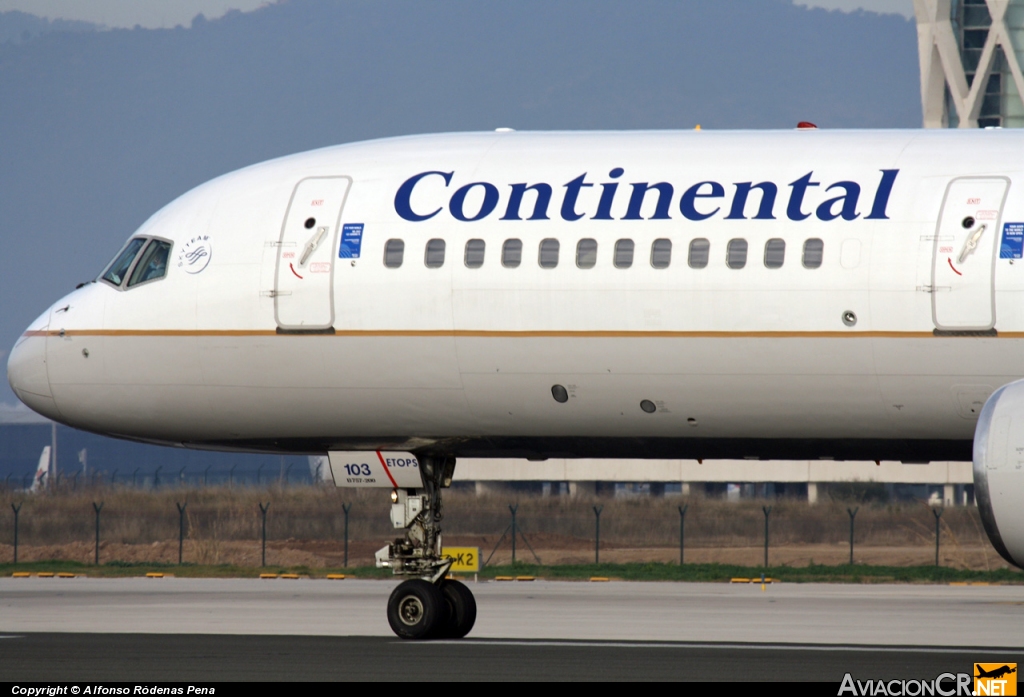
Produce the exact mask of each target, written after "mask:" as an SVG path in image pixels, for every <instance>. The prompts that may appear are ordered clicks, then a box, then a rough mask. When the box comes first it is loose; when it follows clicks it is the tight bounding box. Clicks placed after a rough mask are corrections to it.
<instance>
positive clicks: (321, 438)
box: [8, 124, 1024, 639]
mask: <svg viewBox="0 0 1024 697" xmlns="http://www.w3.org/2000/svg"><path fill="white" fill-rule="evenodd" d="M1020 152H1024V132H1022V131H1013V130H999V129H984V130H932V131H924V130H881V131H869V130H849V131H843V130H836V131H829V130H827V129H817V128H814V127H812V125H811V124H802V125H801V127H800V128H798V129H793V130H779V131H719V132H716V131H712V130H708V129H704V130H694V131H637V132H517V131H514V130H512V129H497V130H496V131H494V132H482V133H454V134H439V135H424V136H408V137H399V138H390V139H382V140H376V141H368V142H361V143H352V144H346V145H339V146H334V147H328V148H323V149H320V150H314V151H311V152H306V153H300V154H296V155H291V156H287V157H283V158H280V159H276V160H272V161H269V162H264V163H261V164H256V165H253V166H250V167H247V168H244V169H241V170H238V171H236V172H233V173H230V174H226V175H224V176H221V177H219V178H217V179H214V180H212V181H210V182H208V183H206V184H203V185H201V186H199V187H197V188H195V189H193V190H192V191H190V192H188V193H186V194H184V195H183V196H181V197H180V198H178V199H176V200H174V201H172V202H171V203H170V204H168V205H167V206H166V207H164V208H163V209H161V210H160V211H158V212H157V213H155V214H154V215H153V216H152V217H151V218H150V219H149V220H147V221H146V222H145V223H144V224H143V225H142V226H141V227H140V228H139V229H138V230H137V231H136V232H135V233H133V234H132V235H131V236H130V237H129V239H128V240H127V242H126V243H125V245H124V247H123V248H122V249H121V250H119V251H118V252H117V254H116V255H115V256H114V259H113V261H111V263H110V264H109V265H108V266H107V267H106V268H105V269H103V270H102V272H101V273H100V274H99V275H98V277H97V278H96V279H95V280H93V281H91V282H88V283H85V284H82V285H80V286H79V287H78V288H76V289H75V290H73V291H72V292H71V293H69V294H67V295H65V296H64V297H63V298H61V299H60V300H58V301H57V302H55V303H54V304H53V305H52V306H51V307H50V308H49V309H47V310H46V311H44V312H43V313H42V314H41V315H40V316H39V317H38V319H36V320H35V321H34V322H32V323H31V325H30V326H29V327H28V328H27V329H26V330H25V331H24V333H23V334H22V335H21V337H20V338H19V339H18V340H17V343H16V344H15V346H14V348H13V350H12V351H11V354H10V357H9V361H8V379H9V382H10V384H11V386H12V388H13V389H14V391H15V393H16V394H17V395H18V397H19V398H20V399H21V400H22V401H24V402H25V403H26V404H27V405H28V406H29V407H31V408H32V409H34V410H36V411H37V412H39V413H41V414H43V415H44V416H47V417H48V418H51V419H54V420H56V421H58V422H61V423H64V424H68V425H70V426H73V427H75V428H80V429H84V430H88V431H92V432H96V433H102V434H106V435H110V436H114V437H118V438H127V439H131V440H136V441H142V442H147V443H157V444H164V445H172V446H179V447H186V448H208V449H217V450H232V451H251V452H269V453H296V454H306V455H314V456H318V455H319V456H322V455H325V454H326V455H327V457H328V463H329V466H330V476H331V477H332V478H333V479H334V482H335V483H336V484H337V485H339V486H368V487H380V488H384V489H388V490H390V491H391V500H392V507H391V519H392V522H393V525H394V527H395V529H396V530H398V531H404V535H403V536H402V537H398V538H397V539H395V540H394V541H393V542H391V543H390V544H388V545H387V546H386V547H384V548H382V549H381V550H380V551H379V552H378V553H377V557H376V561H377V564H378V565H379V566H381V567H385V568H391V569H392V570H393V571H394V573H395V574H396V575H397V576H399V577H404V578H405V579H406V580H405V581H403V582H402V583H400V584H399V585H398V586H397V587H396V589H395V592H394V593H393V594H392V596H391V598H390V599H389V601H388V619H389V623H390V625H391V627H392V629H393V630H394V631H395V633H396V634H397V635H399V636H401V637H403V638H408V639H424V638H431V637H438V636H444V637H462V636H465V635H466V634H467V633H468V632H469V631H470V629H471V628H472V626H473V622H474V621H475V616H476V606H475V601H474V599H473V596H472V593H471V592H470V591H469V590H468V588H467V587H466V586H465V585H463V584H461V583H459V582H458V581H453V580H451V579H449V578H448V577H447V571H448V569H449V566H450V564H451V561H450V560H448V559H446V558H444V557H443V556H442V547H441V522H442V517H443V516H442V507H441V499H442V494H443V490H444V488H445V487H447V486H448V485H449V484H450V482H451V478H452V476H453V472H454V468H455V463H456V459H457V458H459V457H522V458H529V459H544V458H548V457H581V458H583V457H604V458H609V457H610V458H615V457H630V458H696V459H715V458H755V459H824V460H831V459H834V460H844V459H876V460H878V459H897V460H902V461H904V462H923V461H929V460H932V459H936V460H958V459H968V458H971V457H973V460H974V477H975V492H976V498H977V501H978V506H979V509H980V510H981V515H982V519H983V521H984V525H985V529H986V531H987V533H988V535H989V538H990V539H991V541H992V544H993V545H994V546H995V548H996V549H997V550H998V551H999V553H1000V554H1001V555H1002V556H1003V557H1004V558H1005V559H1006V560H1007V561H1009V562H1010V563H1012V564H1014V565H1016V566H1024V469H1022V467H1024V455H1022V453H1024V382H1021V378H1024V360H1021V354H1022V352H1024V196H1018V195H1017V190H1018V189H1019V188H1020V187H1021V185H1022V183H1024V164H1022V162H1021V160H1020V157H1019V153H1020ZM1014 181H1017V184H1016V187H1017V189H1015V188H1014V186H1015V185H1014V183H1013V182H1014ZM766 466H769V465H766ZM400 534H401V533H400Z"/></svg>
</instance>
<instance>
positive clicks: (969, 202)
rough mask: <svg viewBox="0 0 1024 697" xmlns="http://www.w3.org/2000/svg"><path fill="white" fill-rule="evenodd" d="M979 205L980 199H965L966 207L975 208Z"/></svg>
mask: <svg viewBox="0 0 1024 697" xmlns="http://www.w3.org/2000/svg"><path fill="white" fill-rule="evenodd" d="M979 203H981V199H980V198H969V199H967V205H968V206H977V205H978V204H979Z"/></svg>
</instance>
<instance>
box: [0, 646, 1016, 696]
mask: <svg viewBox="0 0 1024 697" xmlns="http://www.w3.org/2000/svg"><path fill="white" fill-rule="evenodd" d="M1017 658H1018V656H1016V655H1015V654H1013V653H1007V652H1004V651H991V650H990V651H984V650H962V649H935V648H928V649H926V650H919V649H918V650H915V649H905V648H904V649H890V650H885V649H878V648H870V647H823V646H818V647H807V646H778V645H769V646H758V645H737V644H731V645H730V644H722V645H710V644H698V645H691V644H685V643H670V642H658V643H651V642H646V643H645V642H565V641H558V642H555V641H540V642H536V641H522V640H486V639H476V640H464V641H459V642H420V643H416V642H407V641H400V640H398V639H390V638H386V637H295V636H238V635H227V636H225V635H209V634H206V635H181V634H178V635H161V634H24V635H17V636H8V638H4V639H0V676H3V678H2V679H3V680H6V681H18V680H21V681H41V682H50V683H55V682H64V683H70V684H74V683H75V682H86V681H93V682H95V681H103V680H105V681H115V680H116V681H121V682H135V683H143V684H144V683H145V682H146V681H176V682H182V681H184V682H202V681H222V680H227V681H235V680H278V681H282V680H287V681H298V680H367V681H369V680H372V681H377V682H380V681H382V680H395V679H402V680H406V681H407V680H424V681H426V680H455V681H458V680H502V681H513V680H572V681H583V680H629V681H640V680H704V681H730V682H735V681H765V680H781V681H823V682H832V683H835V684H837V685H838V684H839V683H840V682H841V681H842V679H843V675H844V674H845V673H847V672H849V673H851V675H853V676H854V677H855V678H857V679H861V680H867V679H879V678H886V679H889V678H903V679H926V680H931V679H934V678H935V677H936V676H938V675H940V674H941V673H945V672H949V673H970V672H971V671H972V669H973V666H972V663H973V662H974V661H985V660H991V661H993V662H994V661H1016V660H1017Z"/></svg>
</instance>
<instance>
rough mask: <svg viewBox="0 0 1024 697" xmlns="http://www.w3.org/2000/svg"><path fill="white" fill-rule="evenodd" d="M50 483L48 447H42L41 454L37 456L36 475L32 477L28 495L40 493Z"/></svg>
mask: <svg viewBox="0 0 1024 697" xmlns="http://www.w3.org/2000/svg"><path fill="white" fill-rule="evenodd" d="M49 483H50V446H48V445H44V446H43V452H42V453H40V455H39V464H38V465H36V473H35V475H34V476H33V477H32V486H30V487H29V489H28V490H29V492H30V493H33V494H35V493H38V492H40V491H42V490H43V489H44V488H46V486H47V485H48V484H49Z"/></svg>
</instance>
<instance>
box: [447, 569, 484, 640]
mask: <svg viewBox="0 0 1024 697" xmlns="http://www.w3.org/2000/svg"><path fill="white" fill-rule="evenodd" d="M441 595H442V596H443V597H444V601H445V603H446V604H447V605H448V622H447V623H446V625H445V627H444V629H442V630H441V631H440V632H439V633H438V635H439V637H441V638H445V639H461V638H462V637H464V636H466V635H467V634H469V632H470V630H471V629H473V624H474V623H475V622H476V599H475V598H473V593H472V591H470V590H469V588H467V587H466V584H464V583H461V582H459V581H452V580H449V579H446V580H445V581H444V582H443V583H442V584H441Z"/></svg>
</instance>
